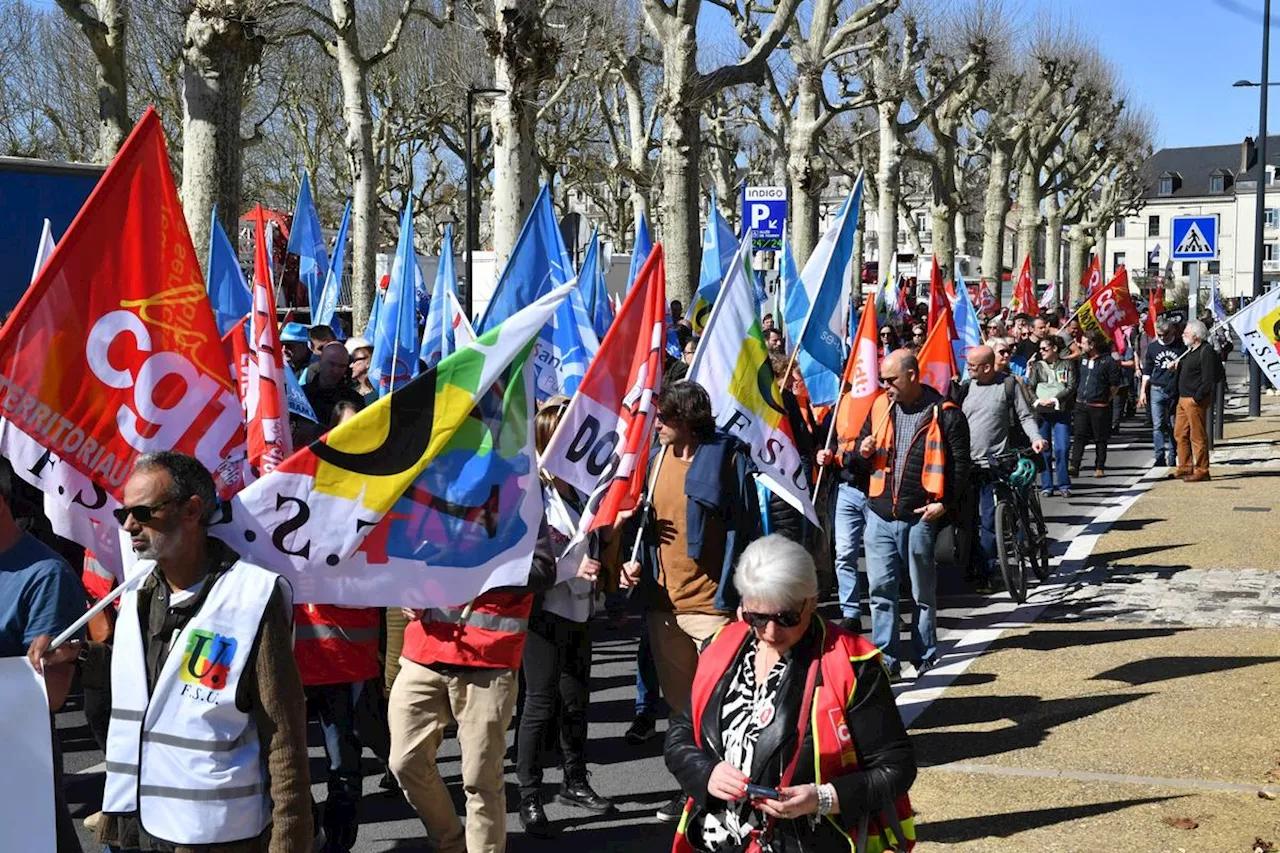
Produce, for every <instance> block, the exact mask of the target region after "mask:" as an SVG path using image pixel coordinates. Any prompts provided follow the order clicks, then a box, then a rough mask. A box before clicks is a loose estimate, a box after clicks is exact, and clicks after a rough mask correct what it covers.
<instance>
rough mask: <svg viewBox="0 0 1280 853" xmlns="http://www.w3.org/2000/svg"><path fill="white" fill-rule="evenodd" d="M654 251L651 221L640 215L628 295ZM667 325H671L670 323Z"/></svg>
mask: <svg viewBox="0 0 1280 853" xmlns="http://www.w3.org/2000/svg"><path fill="white" fill-rule="evenodd" d="M652 251H653V238H652V237H651V236H649V220H647V219H645V216H644V214H643V213H642V214H640V221H639V222H638V223H636V244H635V245H634V246H632V247H631V269H630V271H629V272H628V273H627V293H630V292H631V286H632V285H634V284H635V283H636V276H638V275H640V268H641V267H643V266H644V262H645V261H647V260H649V253H650V252H652ZM670 311H671V306H667V312H668V316H667V320H668V321H670V320H671V316H670ZM667 325H671V324H670V322H668V323H667Z"/></svg>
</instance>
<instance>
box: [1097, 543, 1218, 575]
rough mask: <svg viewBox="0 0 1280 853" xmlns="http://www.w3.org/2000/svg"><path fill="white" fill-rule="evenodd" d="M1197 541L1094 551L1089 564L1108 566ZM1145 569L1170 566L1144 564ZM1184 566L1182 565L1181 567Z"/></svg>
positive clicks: (1184, 546) (1190, 544) (1188, 545)
mask: <svg viewBox="0 0 1280 853" xmlns="http://www.w3.org/2000/svg"><path fill="white" fill-rule="evenodd" d="M1194 544H1196V543H1194V542H1174V543H1170V544H1168V545H1140V546H1136V547H1133V548H1125V549H1124V550H1122V551H1094V552H1093V553H1092V554H1090V555H1089V559H1088V563H1087V565H1089V566H1108V565H1111V564H1113V563H1118V562H1120V561H1121V560H1133V559H1136V558H1138V557H1145V556H1147V555H1148V554H1161V553H1163V552H1165V551H1172V550H1174V549H1175V548H1188V547H1190V546H1192V545H1194ZM1141 568H1142V569H1143V570H1144V571H1146V570H1151V569H1160V568H1168V567H1162V566H1142V567H1141ZM1179 568H1182V567H1179Z"/></svg>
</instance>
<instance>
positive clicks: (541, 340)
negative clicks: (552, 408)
mask: <svg viewBox="0 0 1280 853" xmlns="http://www.w3.org/2000/svg"><path fill="white" fill-rule="evenodd" d="M574 284H575V287H574V288H573V290H571V291H570V292H569V297H568V298H567V299H565V301H564V302H561V303H560V307H559V308H557V309H556V313H555V314H553V315H551V322H550V323H548V324H547V327H546V328H545V329H543V330H542V334H540V335H539V336H538V340H537V342H536V343H535V344H534V346H533V369H534V380H533V381H534V393H535V394H536V395H537V398H538V402H539V403H541V402H544V401H545V400H546V399H547V398H548V397H553V396H555V395H557V394H563V395H565V396H566V397H572V396H573V393H574V392H575V391H577V390H578V384H579V383H580V382H582V377H583V375H584V374H585V373H586V372H587V365H589V364H590V363H591V360H592V359H593V358H595V357H596V352H597V351H599V349H600V341H599V339H598V338H597V337H596V333H595V330H594V329H592V328H591V318H590V317H589V316H588V315H587V306H586V305H584V304H583V303H582V290H581V288H579V287H577V286H576V284H577V282H576V281H575V282H574Z"/></svg>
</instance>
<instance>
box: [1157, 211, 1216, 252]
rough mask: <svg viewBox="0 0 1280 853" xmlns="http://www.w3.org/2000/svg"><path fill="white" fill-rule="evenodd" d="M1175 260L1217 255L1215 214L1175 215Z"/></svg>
mask: <svg viewBox="0 0 1280 853" xmlns="http://www.w3.org/2000/svg"><path fill="white" fill-rule="evenodd" d="M1169 257H1170V259H1172V260H1175V261H1203V260H1213V259H1215V258H1217V257H1218V217H1217V216H1175V217H1174V218H1173V251H1172V252H1171V253H1170V254H1169Z"/></svg>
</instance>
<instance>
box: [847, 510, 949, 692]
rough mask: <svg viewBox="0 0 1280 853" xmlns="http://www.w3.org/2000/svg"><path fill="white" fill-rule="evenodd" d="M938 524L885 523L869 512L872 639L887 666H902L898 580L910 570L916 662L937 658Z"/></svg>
mask: <svg viewBox="0 0 1280 853" xmlns="http://www.w3.org/2000/svg"><path fill="white" fill-rule="evenodd" d="M937 531H938V528H937V524H936V523H935V522H931V521H922V520H920V519H919V518H915V519H912V520H911V521H885V520H884V519H883V518H881V517H880V516H878V515H876V513H875V512H874V511H868V512H867V527H866V533H865V536H864V540H863V541H864V543H865V545H866V554H867V581H868V584H869V586H870V587H871V589H870V594H871V641H872V642H873V643H875V644H876V645H877V646H879V647H880V651H881V652H883V654H884V662H885V665H886V666H888V667H889V668H890V669H894V668H896V667H897V666H898V663H899V661H900V657H899V656H898V578H899V577H901V574H902V572H903V571H904V570H905V571H907V572H908V573H909V574H910V577H911V597H912V598H913V599H915V604H916V612H915V619H914V620H912V624H911V644H912V646H913V649H914V652H915V657H916V660H918V661H931V660H933V659H934V658H936V657H937V656H938V572H937V567H936V566H935V565H934V562H933V547H934V539H935V538H936V536H937Z"/></svg>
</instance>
